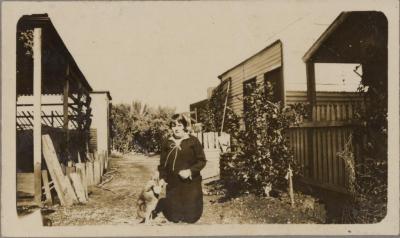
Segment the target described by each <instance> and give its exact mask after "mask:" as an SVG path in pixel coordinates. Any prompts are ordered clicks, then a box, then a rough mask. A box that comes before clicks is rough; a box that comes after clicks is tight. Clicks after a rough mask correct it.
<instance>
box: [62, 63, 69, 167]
mask: <svg viewBox="0 0 400 238" xmlns="http://www.w3.org/2000/svg"><path fill="white" fill-rule="evenodd" d="M66 74H67V75H66V77H65V79H64V94H63V118H64V121H63V128H64V136H65V150H66V151H65V152H66V155H67V156H68V158H67V159H68V160H69V130H68V124H69V118H68V95H69V79H68V76H69V65H68V66H67V72H66Z"/></svg>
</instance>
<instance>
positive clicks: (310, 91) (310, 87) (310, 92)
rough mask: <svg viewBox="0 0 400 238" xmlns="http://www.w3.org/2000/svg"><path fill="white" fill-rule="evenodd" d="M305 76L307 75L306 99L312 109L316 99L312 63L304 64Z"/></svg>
mask: <svg viewBox="0 0 400 238" xmlns="http://www.w3.org/2000/svg"><path fill="white" fill-rule="evenodd" d="M306 74H307V97H308V101H309V102H310V104H311V107H312V106H313V105H314V104H315V99H316V95H315V90H316V89H315V66H314V62H307V63H306Z"/></svg>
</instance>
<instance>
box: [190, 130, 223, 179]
mask: <svg viewBox="0 0 400 238" xmlns="http://www.w3.org/2000/svg"><path fill="white" fill-rule="evenodd" d="M195 136H196V137H197V139H199V141H200V143H201V144H202V146H203V149H204V153H205V156H206V159H207V164H206V167H205V168H204V169H203V170H202V171H201V174H202V177H203V179H212V178H217V177H218V176H219V159H220V157H219V155H220V148H219V145H218V132H200V133H196V134H195Z"/></svg>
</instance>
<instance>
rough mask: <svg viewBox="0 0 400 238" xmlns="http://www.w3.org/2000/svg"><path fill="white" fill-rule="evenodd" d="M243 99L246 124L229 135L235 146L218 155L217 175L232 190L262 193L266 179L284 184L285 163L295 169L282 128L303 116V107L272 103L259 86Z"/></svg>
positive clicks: (267, 182) (274, 184)
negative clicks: (218, 174) (219, 171)
mask: <svg viewBox="0 0 400 238" xmlns="http://www.w3.org/2000/svg"><path fill="white" fill-rule="evenodd" d="M244 103H245V104H246V105H247V107H246V110H245V112H244V118H243V121H244V122H245V127H246V128H245V130H236V132H234V134H233V135H231V137H232V138H233V139H234V140H235V141H236V147H235V149H234V150H233V151H232V152H229V153H225V154H222V155H221V160H220V170H221V179H222V180H223V182H224V184H225V186H226V187H227V189H228V190H231V191H230V192H232V193H235V192H239V193H241V192H249V193H254V194H262V193H263V191H264V187H265V186H267V184H269V183H271V184H272V185H273V186H275V187H282V186H284V185H286V184H287V181H286V180H285V175H286V173H287V171H288V167H289V164H290V165H291V167H292V169H293V168H294V171H295V174H296V172H297V170H296V163H295V160H294V158H293V155H292V153H291V151H290V149H289V147H288V142H287V140H286V137H285V136H284V130H285V129H287V128H289V126H291V125H293V124H296V123H299V122H300V121H301V120H302V119H303V116H304V114H305V107H304V105H290V106H286V107H283V106H282V105H281V104H280V103H279V102H277V103H273V102H272V95H266V94H265V92H264V89H263V87H260V86H256V88H255V89H254V90H253V92H252V93H251V94H250V95H248V96H245V97H244ZM235 126H236V125H235ZM237 128H238V126H236V128H235V129H237ZM227 130H228V129H227Z"/></svg>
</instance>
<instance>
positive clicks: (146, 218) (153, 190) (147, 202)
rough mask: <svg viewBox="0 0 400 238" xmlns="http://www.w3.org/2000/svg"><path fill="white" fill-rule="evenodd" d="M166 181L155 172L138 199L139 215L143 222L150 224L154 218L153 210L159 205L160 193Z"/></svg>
mask: <svg viewBox="0 0 400 238" xmlns="http://www.w3.org/2000/svg"><path fill="white" fill-rule="evenodd" d="M165 185H166V183H165V182H164V180H162V179H161V180H160V179H159V178H158V173H155V174H154V175H153V177H152V178H151V180H149V181H147V183H146V185H145V186H144V188H143V190H142V192H141V193H140V195H139V198H138V201H137V207H138V211H137V216H138V218H142V222H144V223H145V224H150V222H151V220H152V219H153V212H154V210H155V209H156V207H157V204H158V201H159V199H160V194H161V192H162V190H163V188H164V186H165Z"/></svg>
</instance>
